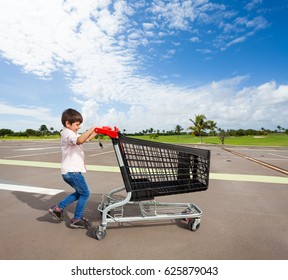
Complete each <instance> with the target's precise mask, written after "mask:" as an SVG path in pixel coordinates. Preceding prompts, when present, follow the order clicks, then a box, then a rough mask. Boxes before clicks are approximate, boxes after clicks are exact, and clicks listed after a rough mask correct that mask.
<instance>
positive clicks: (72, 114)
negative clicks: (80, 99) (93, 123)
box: [61, 108, 83, 126]
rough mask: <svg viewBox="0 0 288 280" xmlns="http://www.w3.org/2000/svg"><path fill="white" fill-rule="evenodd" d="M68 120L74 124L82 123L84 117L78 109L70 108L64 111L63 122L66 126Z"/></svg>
mask: <svg viewBox="0 0 288 280" xmlns="http://www.w3.org/2000/svg"><path fill="white" fill-rule="evenodd" d="M67 121H68V123H69V124H72V123H75V122H80V123H82V122H83V117H82V115H81V114H80V113H79V112H78V111H76V110H74V109H71V108H69V109H67V110H65V111H64V112H63V113H62V118H61V122H62V124H63V126H66V122H67Z"/></svg>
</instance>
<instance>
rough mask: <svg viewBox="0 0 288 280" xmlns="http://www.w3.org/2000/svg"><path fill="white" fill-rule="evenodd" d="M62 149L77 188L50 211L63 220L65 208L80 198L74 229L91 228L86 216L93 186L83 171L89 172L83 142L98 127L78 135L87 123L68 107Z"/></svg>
mask: <svg viewBox="0 0 288 280" xmlns="http://www.w3.org/2000/svg"><path fill="white" fill-rule="evenodd" d="M61 121H62V124H63V126H64V128H63V130H62V132H61V150H62V165H61V173H62V177H63V179H64V181H65V182H66V183H67V184H69V185H70V186H71V187H72V188H74V189H75V192H74V193H72V194H70V195H68V196H67V197H66V198H64V199H63V200H62V201H60V202H59V203H58V204H57V205H54V206H52V207H50V208H49V213H50V214H51V215H52V216H53V217H54V218H55V219H57V220H58V221H62V220H63V210H64V209H65V208H66V207H67V206H68V205H70V204H71V203H73V202H74V201H77V205H76V209H75V213H74V217H73V218H72V219H71V222H70V227H71V228H88V227H90V226H91V223H90V222H89V221H88V220H87V219H86V218H83V212H84V210H85V208H86V204H87V202H88V198H89V196H90V191H89V188H88V186H87V184H86V181H85V178H84V176H83V175H82V173H85V172H86V167H85V163H84V152H83V145H82V144H83V143H84V142H86V141H89V140H91V139H93V138H94V137H95V136H96V133H95V132H94V127H91V128H90V129H88V130H87V131H86V132H84V133H83V134H78V130H79V129H80V125H81V123H82V122H83V118H82V115H81V114H80V113H79V112H77V111H76V110H74V109H71V108H70V109H67V110H65V111H64V112H63V114H62V119H61Z"/></svg>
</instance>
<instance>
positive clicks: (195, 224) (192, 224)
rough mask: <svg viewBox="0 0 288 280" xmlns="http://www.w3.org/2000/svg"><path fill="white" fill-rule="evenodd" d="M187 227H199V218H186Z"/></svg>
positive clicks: (194, 229)
mask: <svg viewBox="0 0 288 280" xmlns="http://www.w3.org/2000/svg"><path fill="white" fill-rule="evenodd" d="M188 220H189V222H188V229H190V230H192V231H196V230H197V229H198V228H199V227H200V221H201V220H200V219H197V218H191V219H188Z"/></svg>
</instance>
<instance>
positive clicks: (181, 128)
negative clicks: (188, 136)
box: [175, 124, 184, 136]
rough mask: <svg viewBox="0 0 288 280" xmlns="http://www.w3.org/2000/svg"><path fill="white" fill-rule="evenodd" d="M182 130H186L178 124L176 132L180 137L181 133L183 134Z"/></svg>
mask: <svg viewBox="0 0 288 280" xmlns="http://www.w3.org/2000/svg"><path fill="white" fill-rule="evenodd" d="M182 130H184V128H183V127H182V126H181V125H179V124H177V125H176V126H175V132H176V134H177V135H178V136H179V135H180V133H181V131H182Z"/></svg>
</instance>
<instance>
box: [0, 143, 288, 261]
mask: <svg viewBox="0 0 288 280" xmlns="http://www.w3.org/2000/svg"><path fill="white" fill-rule="evenodd" d="M103 145H104V148H103V149H100V147H99V145H98V142H90V143H87V144H85V156H86V164H87V168H88V172H87V173H86V174H85V178H86V181H87V183H88V185H89V187H90V190H91V196H90V199H89V202H88V205H87V209H86V212H85V216H86V217H87V218H88V219H89V220H90V221H91V222H92V228H91V229H88V230H79V229H71V228H69V221H70V218H72V216H73V213H74V208H75V205H71V206H69V207H68V208H67V209H66V210H67V211H66V212H65V221H64V222H62V223H59V222H57V221H54V220H53V219H52V217H51V215H49V213H48V212H47V210H48V208H49V207H50V206H51V205H54V204H56V203H57V202H58V201H59V200H60V199H62V198H64V197H65V196H66V195H67V194H69V193H71V192H72V189H71V188H70V187H69V186H68V185H67V184H66V183H65V182H64V181H63V180H62V177H61V174H60V162H61V152H60V143H59V141H56V140H53V141H44V140H43V141H1V145H0V174H1V175H0V193H1V195H0V202H1V210H0V218H1V223H2V225H1V228H0V236H1V239H0V247H1V250H0V259H2V260H18V259H20V260H23V259H25V260H34V259H39V260H58V259H65V260H67V259H68V260H69V259H85V260H94V259H95V260H101V259H103V260H106V259H111V260H118V259H121V260H125V259H135V260H142V259H143V260H151V259H155V260H163V259H167V260H177V259H178V260H181V259H183V260H191V259H195V260H242V259H244V260H255V259H260V260H269V259H271V260H273V259H275V260H279V259H284V260H286V259H287V258H288V219H287V216H288V207H287V201H288V176H287V175H285V174H283V173H280V172H277V171H275V170H272V169H269V168H267V167H265V166H262V165H259V164H256V163H255V162H252V161H249V160H247V159H245V158H243V157H239V156H236V155H234V154H232V153H229V152H227V151H225V150H223V149H222V146H220V145H219V146H202V145H198V146H197V147H198V148H204V149H210V150H211V167H210V182H209V188H208V190H207V191H203V192H196V193H188V194H180V195H172V196H164V197H161V198H159V199H158V200H159V201H167V202H191V203H194V204H196V205H197V206H199V207H200V208H201V210H202V211H203V217H202V219H201V227H200V228H199V229H198V230H197V231H195V232H192V231H190V230H188V228H187V224H186V222H185V221H182V220H177V221H174V220H171V221H170V220H169V221H164V222H162V221H154V222H149V223H147V222H140V221H139V222H133V223H127V224H120V225H118V224H117V223H113V224H111V226H109V225H108V228H107V235H106V237H105V238H104V239H103V240H101V241H98V240H96V239H95V238H94V237H93V234H92V232H93V230H94V229H95V227H97V226H98V225H99V222H100V219H101V216H100V213H99V212H98V210H97V207H98V205H99V203H100V202H101V199H102V195H103V194H106V193H108V192H109V191H111V190H112V189H115V188H118V187H121V186H123V180H122V177H121V174H120V172H119V167H118V163H117V160H116V157H115V153H114V150H113V147H112V144H111V143H110V142H109V141H107V142H104V143H103ZM228 148H229V149H230V150H233V151H236V152H238V153H241V154H245V155H248V156H249V157H253V158H255V159H259V160H261V161H264V162H266V163H270V164H272V165H275V166H278V167H281V168H283V169H287V167H288V149H287V148H286V149H285V148H277V147H276V148H271V147H264V148H263V147H261V148H255V147H252V148H251V147H228ZM123 195H124V196H125V193H124V194H123Z"/></svg>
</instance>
